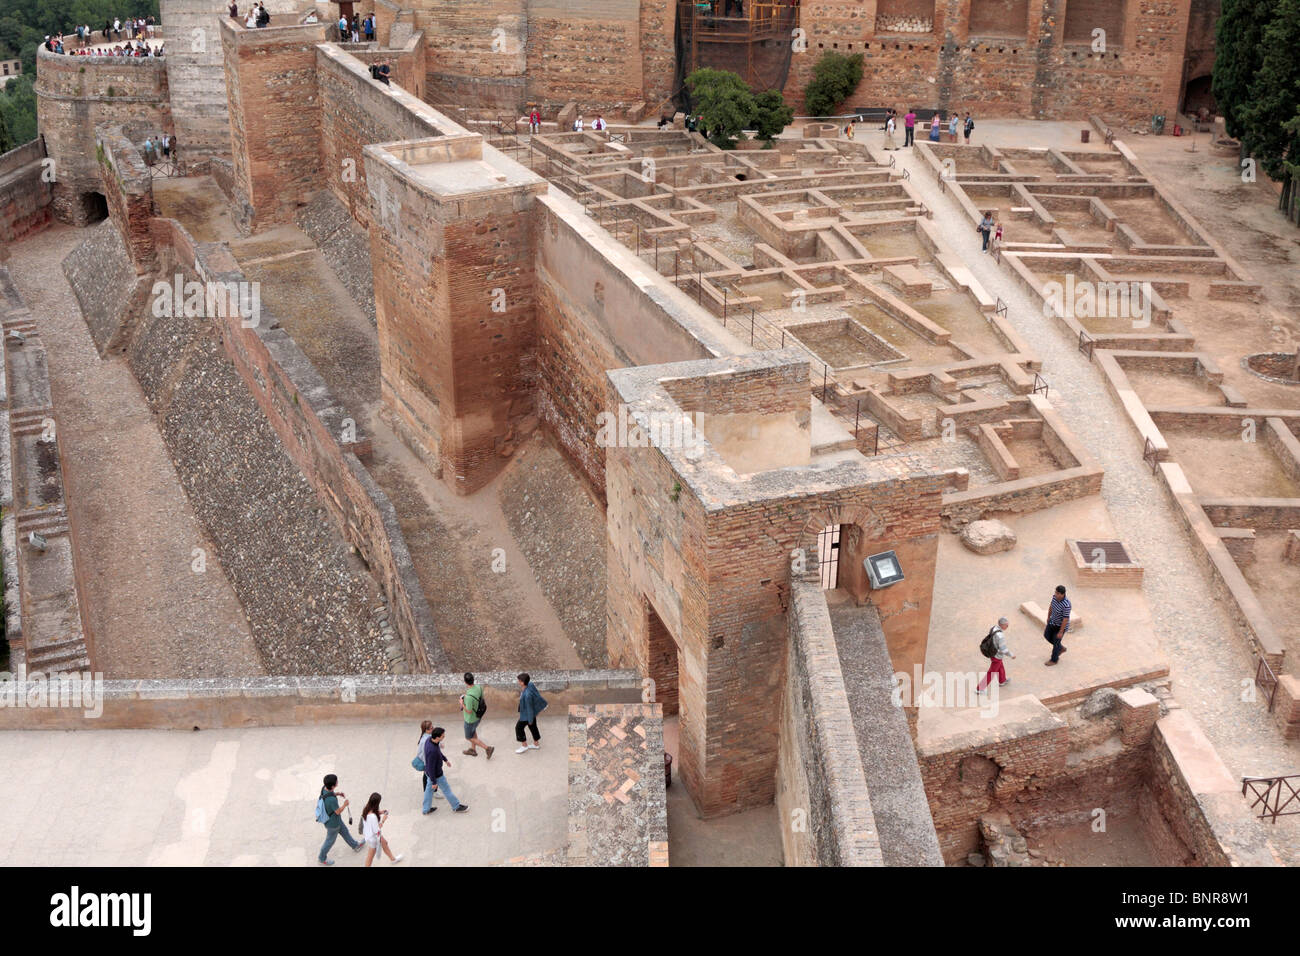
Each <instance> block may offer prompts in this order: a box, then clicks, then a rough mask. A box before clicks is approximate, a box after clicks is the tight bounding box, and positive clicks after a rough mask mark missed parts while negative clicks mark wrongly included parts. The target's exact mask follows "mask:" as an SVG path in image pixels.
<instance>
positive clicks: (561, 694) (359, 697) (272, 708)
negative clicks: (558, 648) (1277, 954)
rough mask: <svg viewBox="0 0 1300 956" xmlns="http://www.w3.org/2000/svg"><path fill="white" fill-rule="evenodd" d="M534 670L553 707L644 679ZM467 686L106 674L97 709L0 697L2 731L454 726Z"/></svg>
mask: <svg viewBox="0 0 1300 956" xmlns="http://www.w3.org/2000/svg"><path fill="white" fill-rule="evenodd" d="M475 677H476V679H477V680H478V681H479V682H480V683H481V684H483V686H484V700H485V701H486V702H487V706H488V710H487V712H488V714H489V715H509V714H512V713H516V712H517V710H518V706H519V685H518V684H517V683H516V682H515V675H514V674H513V673H507V672H505V671H494V672H491V673H483V674H476V675H475ZM531 677H532V680H533V682H534V683H535V684H536V685H537V688H538V690H540V691H541V692H542V694H543V695H544V696H545V697H546V699H547V702H548V703H549V704H550V705H551V707H552V708H555V712H558V711H559V710H560V709H561V708H565V707H568V706H570V705H573V704H598V703H627V702H633V701H639V700H640V699H641V678H640V677H639V676H638V675H636V674H634V673H633V672H631V671H616V670H606V671H540V672H534V673H532V674H531ZM464 692H465V682H464V680H463V679H462V678H461V675H460V674H445V673H440V674H425V675H410V676H382V675H374V674H352V675H339V676H337V677H246V678H221V677H214V678H203V679H198V680H177V681H165V680H141V681H134V680H121V681H119V680H112V681H104V682H103V684H102V687H101V688H100V693H99V696H98V700H99V702H100V704H102V707H101V708H98V709H99V711H100V712H99V714H98V716H94V717H92V716H90V715H89V714H87V713H86V712H85V708H82V707H78V706H71V707H41V708H35V707H23V706H14V702H13V701H5V702H4V706H0V730H111V729H117V728H123V729H131V730H141V729H145V730H192V729H195V728H201V729H204V730H210V729H214V728H219V727H284V726H297V725H314V724H330V723H347V722H370V721H376V720H411V721H415V722H417V723H418V722H419V721H420V720H423V719H424V718H426V717H429V718H433V717H435V716H437V715H447V716H448V719H449V723H448V726H452V725H454V723H455V720H454V718H455V715H457V714H459V713H460V695H461V694H463V693H464ZM0 700H3V698H0ZM83 700H84V697H83ZM92 709H93V708H92ZM661 749H662V748H661ZM662 759H663V758H662V757H660V760H662ZM661 773H662V768H661Z"/></svg>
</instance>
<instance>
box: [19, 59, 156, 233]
mask: <svg viewBox="0 0 1300 956" xmlns="http://www.w3.org/2000/svg"><path fill="white" fill-rule="evenodd" d="M166 63H167V58H166V57H98V58H96V57H80V56H67V55H62V54H58V53H50V52H48V51H47V50H45V49H44V48H42V49H40V50H38V51H37V54H36V87H35V89H36V123H37V126H38V128H39V129H40V131H41V135H42V136H43V137H44V138H45V149H46V153H47V154H48V155H49V157H50V158H51V159H53V160H54V174H55V181H54V195H53V208H54V215H55V216H56V217H57V218H58V219H61V220H62V221H64V222H70V223H72V224H73V225H78V226H80V225H85V224H86V223H87V222H90V221H93V219H94V218H95V205H94V203H93V202H90V201H88V198H87V194H89V193H96V192H98V191H99V188H100V186H99V168H98V165H97V163H96V159H95V128H96V127H97V126H100V125H109V126H112V125H120V126H121V127H122V128H123V130H124V131H125V132H126V135H127V137H128V138H129V139H131V140H132V141H134V142H143V141H144V139H145V137H146V136H147V135H150V134H152V135H153V136H157V135H158V134H159V133H162V132H172V130H173V126H172V118H171V99H170V91H169V88H168V86H167V67H166Z"/></svg>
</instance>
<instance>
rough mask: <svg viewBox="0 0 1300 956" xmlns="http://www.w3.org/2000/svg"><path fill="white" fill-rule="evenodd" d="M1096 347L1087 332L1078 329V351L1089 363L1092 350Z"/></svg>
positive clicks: (1095, 343) (1094, 341)
mask: <svg viewBox="0 0 1300 956" xmlns="http://www.w3.org/2000/svg"><path fill="white" fill-rule="evenodd" d="M1096 346H1097V342H1096V340H1094V339H1093V337H1092V336H1091V335H1089V334H1088V333H1087V332H1085V331H1084V330H1083V329H1080V330H1079V351H1080V352H1082V353H1083V354H1084V355H1086V356H1088V361H1089V362H1091V361H1092V353H1093V350H1094V349H1095V348H1096Z"/></svg>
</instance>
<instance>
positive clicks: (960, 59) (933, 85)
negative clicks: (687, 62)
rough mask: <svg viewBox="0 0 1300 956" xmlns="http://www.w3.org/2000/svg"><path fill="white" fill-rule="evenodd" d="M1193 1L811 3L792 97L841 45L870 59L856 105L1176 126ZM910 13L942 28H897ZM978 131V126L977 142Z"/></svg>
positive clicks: (805, 8)
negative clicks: (1102, 42)
mask: <svg viewBox="0 0 1300 956" xmlns="http://www.w3.org/2000/svg"><path fill="white" fill-rule="evenodd" d="M1190 3H1191V0H1134V2H1132V3H1130V4H1128V5H1127V10H1128V14H1127V19H1125V18H1124V17H1123V16H1122V15H1120V14H1119V12H1118V11H1119V10H1120V9H1121V6H1120V5H1119V4H1117V3H1114V2H1112V0H1070V2H1069V3H1068V4H1067V3H1066V2H1065V0H1028V2H1019V3H1017V2H1003V0H987V2H976V0H934V2H928V0H923V2H919V3H912V2H911V0H906V2H903V0H876V2H874V3H873V2H871V0H868V2H866V3H849V2H843V0H812V2H806V3H804V4H803V5H802V6H801V11H800V25H801V26H802V27H803V28H804V30H806V31H807V35H808V41H809V45H808V52H807V54H806V55H796V56H795V57H794V59H793V62H792V65H791V73H790V80H789V82H788V83H787V84H786V89H785V92H786V96H787V98H788V99H793V100H795V101H800V100H801V99H802V90H803V87H804V86H805V85H806V84H807V82H808V80H809V79H810V78H811V76H812V68H813V66H814V65H815V63H816V60H817V57H818V55H819V54H820V53H821V52H823V51H824V50H829V49H832V48H833V47H834V48H838V51H839V52H841V53H862V54H863V55H864V57H865V59H866V78H865V79H864V81H863V83H862V85H861V86H860V87H859V88H858V91H857V93H855V94H854V96H853V97H851V98H850V100H849V103H848V104H847V105H848V106H884V105H903V106H907V105H911V106H917V107H921V108H929V109H934V108H939V109H943V110H945V111H947V110H950V109H951V110H961V111H963V112H964V111H965V110H968V109H969V110H971V111H972V112H974V113H975V115H976V117H977V120H978V117H979V116H981V115H984V116H1007V115H1021V116H1025V115H1028V116H1032V117H1034V118H1036V119H1073V118H1079V119H1082V118H1083V117H1085V116H1086V115H1087V114H1088V113H1089V112H1098V113H1102V114H1104V115H1107V116H1112V117H1116V118H1123V119H1126V120H1130V121H1133V122H1138V121H1144V122H1149V121H1150V118H1151V114H1152V113H1164V114H1166V115H1168V116H1171V117H1172V116H1173V114H1174V110H1175V108H1176V107H1177V105H1178V101H1179V97H1180V95H1181V87H1182V79H1183V54H1184V49H1185V45H1186V39H1187V22H1188V10H1189V6H1190ZM930 11H932V13H931V12H930ZM882 15H883V17H884V19H880V18H881V17H882ZM908 16H920V17H922V18H928V19H931V20H932V21H933V29H932V30H931V31H930V32H929V33H919V34H918V33H900V32H897V31H890V30H889V29H887V27H888V26H889V25H890V24H891V23H893V22H895V21H894V19H893V18H895V17H908ZM1094 28H1101V29H1104V30H1106V31H1107V51H1106V53H1104V54H1101V53H1094V52H1093V51H1092V50H1091V46H1090V44H1091V42H1092V30H1093V29H1094ZM978 129H979V126H978V122H977V125H976V131H977V132H976V136H977V141H978Z"/></svg>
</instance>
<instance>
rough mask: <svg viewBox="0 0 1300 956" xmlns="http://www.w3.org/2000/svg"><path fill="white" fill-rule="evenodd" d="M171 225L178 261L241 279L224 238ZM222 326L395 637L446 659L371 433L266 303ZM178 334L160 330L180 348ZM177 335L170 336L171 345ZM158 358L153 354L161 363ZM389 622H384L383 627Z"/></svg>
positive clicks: (216, 277)
mask: <svg viewBox="0 0 1300 956" xmlns="http://www.w3.org/2000/svg"><path fill="white" fill-rule="evenodd" d="M155 223H156V228H157V229H158V230H159V231H160V232H165V233H166V238H165V239H160V241H159V245H160V246H162V247H165V248H167V249H168V250H169V251H170V253H171V255H172V256H173V258H174V259H175V260H176V263H177V265H178V267H179V268H180V269H182V270H183V271H184V272H186V273H187V274H188V273H191V272H192V273H194V274H196V275H198V276H200V277H201V278H202V279H203V280H204V281H205V282H213V283H227V284H228V283H232V282H243V281H244V277H243V275H242V273H240V272H239V270H238V267H237V265H236V264H235V262H234V259H233V257H231V256H230V253H229V251H228V250H227V249H226V248H225V247H224V246H221V245H202V246H198V247H196V246H195V245H194V243H193V241H192V240H191V239H190V238H189V236H188V235H187V234H186V233H185V231H184V230H183V229H182V228H181V227H180V226H179V224H176V223H174V222H172V221H170V220H155ZM210 321H212V322H213V324H214V325H215V326H216V327H217V329H218V330H219V332H220V341H221V343H222V344H223V345H224V348H225V354H226V356H227V357H228V358H229V359H230V360H232V361H233V363H234V368H235V369H236V370H237V371H238V374H239V376H240V377H241V379H242V382H243V386H244V388H245V389H246V390H247V391H248V393H249V394H250V395H251V396H252V399H253V400H254V401H255V403H256V406H257V408H258V409H259V412H260V414H261V415H262V416H263V418H264V420H265V421H266V422H268V423H269V425H268V428H269V429H270V430H271V431H272V432H273V434H274V435H276V436H277V437H278V440H279V442H280V445H281V447H282V448H283V449H284V451H285V452H287V454H288V456H289V458H290V459H291V460H292V462H293V463H294V465H296V467H297V469H298V470H299V471H300V472H301V474H302V475H303V476H305V480H306V482H307V484H308V485H309V486H310V487H311V489H312V490H313V491H314V493H315V495H316V497H317V499H318V500H319V502H320V503H321V504H323V505H324V507H325V509H326V512H327V513H328V515H329V517H330V518H331V519H332V521H333V523H334V525H335V526H336V527H337V529H338V530H339V532H341V534H342V537H343V539H344V540H345V541H346V542H347V543H348V544H349V545H351V547H352V549H353V551H354V553H355V554H356V555H357V556H359V557H360V558H361V560H362V561H363V562H364V567H365V569H366V570H368V571H369V572H370V575H373V577H374V579H375V581H377V582H378V585H379V587H380V589H381V590H382V592H383V594H384V597H385V600H386V602H387V607H386V609H385V611H384V616H385V617H386V618H389V619H390V620H391V628H392V631H393V632H395V636H396V637H395V639H396V641H398V642H400V645H401V653H400V654H399V655H398V656H401V657H404V658H405V660H406V663H407V665H409V666H410V667H411V668H413V669H415V670H417V671H422V670H428V669H429V668H431V667H432V668H441V667H444V666H447V662H446V657H445V654H444V652H443V649H442V646H441V643H440V642H439V640H438V637H437V632H436V629H435V627H434V624H433V617H432V614H431V612H430V610H429V607H428V603H427V601H426V599H425V597H424V593H423V591H422V589H421V588H420V584H419V579H418V577H417V576H416V573H415V568H414V565H413V564H412V561H411V556H410V553H409V551H408V550H407V547H406V542H405V538H404V537H403V535H402V532H401V528H400V526H399V524H398V520H397V514H396V512H395V511H394V509H393V507H392V504H391V503H390V502H389V500H388V498H387V496H386V495H385V494H384V493H383V491H382V490H380V488H379V486H378V485H377V484H376V483H375V481H374V479H373V478H372V477H371V476H370V473H369V472H368V471H367V470H366V468H365V466H364V465H363V464H362V463H361V461H360V460H359V458H358V457H357V456H358V455H364V454H367V453H368V446H369V439H368V438H365V437H364V436H362V435H361V434H359V433H358V434H357V435H356V436H354V437H352V438H351V440H350V441H349V440H345V439H344V437H343V436H344V434H345V427H344V426H345V421H346V419H345V416H346V411H345V410H344V409H343V408H342V407H341V406H340V405H338V404H337V403H336V402H335V401H334V398H333V396H332V394H331V393H330V391H329V388H328V387H327V386H326V385H325V383H324V381H323V380H322V379H321V378H320V376H319V374H317V372H316V370H315V369H314V368H313V367H312V366H311V363H310V362H309V361H308V360H307V358H306V356H304V355H303V354H302V352H301V351H300V350H299V349H298V347H297V346H296V345H295V344H294V343H293V340H292V339H291V338H290V337H289V335H288V334H287V333H286V332H285V331H284V330H283V329H281V328H279V323H278V322H277V321H276V320H275V317H274V316H272V315H269V314H268V313H267V312H266V311H265V310H263V312H262V314H261V315H260V316H258V317H257V321H256V322H255V324H250V323H248V322H245V321H242V320H241V319H240V317H239V316H237V315H226V316H220V317H215V318H214V319H212V320H210ZM177 341H179V339H178V338H177V337H176V336H175V335H173V336H172V337H170V338H160V339H158V342H159V345H160V347H163V348H173V347H174V345H175V342H177ZM168 343H170V344H168ZM156 364H157V363H154V366H156ZM154 366H151V365H150V364H149V363H136V365H135V366H134V367H135V370H136V373H137V377H138V378H140V380H141V385H142V386H144V387H145V389H146V392H148V391H149V390H150V386H149V385H148V384H147V382H148V381H150V380H152V378H153V377H155V376H156V373H154V372H151V368H152V367H154ZM381 630H383V631H385V632H386V631H387V629H386V628H381ZM384 640H385V641H387V644H386V645H385V653H386V654H387V655H388V659H389V660H395V659H396V658H395V657H393V656H392V655H393V650H394V643H395V641H394V639H393V635H391V634H388V633H385V637H384Z"/></svg>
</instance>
